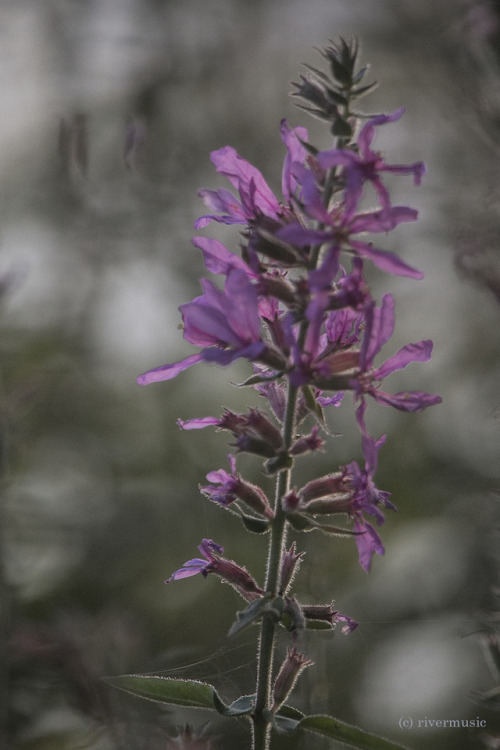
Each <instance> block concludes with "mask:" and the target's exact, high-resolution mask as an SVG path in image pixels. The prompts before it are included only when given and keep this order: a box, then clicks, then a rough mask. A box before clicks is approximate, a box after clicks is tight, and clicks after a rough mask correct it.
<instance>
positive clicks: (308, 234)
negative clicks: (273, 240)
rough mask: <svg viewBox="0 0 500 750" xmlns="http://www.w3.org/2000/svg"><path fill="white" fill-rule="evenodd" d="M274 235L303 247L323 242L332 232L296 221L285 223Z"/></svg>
mask: <svg viewBox="0 0 500 750" xmlns="http://www.w3.org/2000/svg"><path fill="white" fill-rule="evenodd" d="M276 236H277V237H278V238H279V239H280V240H284V241H285V242H289V243H290V244H292V245H297V247H305V246H306V245H317V244H319V243H321V242H325V240H327V239H329V238H330V237H331V236H332V233H331V232H324V231H322V230H321V229H308V228H307V227H303V226H302V225H301V224H299V223H298V222H297V223H294V224H286V225H285V226H284V227H282V228H281V229H279V230H278V231H277V232H276Z"/></svg>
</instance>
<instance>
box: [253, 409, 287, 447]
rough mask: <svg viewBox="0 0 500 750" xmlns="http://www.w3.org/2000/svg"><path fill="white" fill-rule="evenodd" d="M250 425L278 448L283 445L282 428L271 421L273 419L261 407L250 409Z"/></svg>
mask: <svg viewBox="0 0 500 750" xmlns="http://www.w3.org/2000/svg"><path fill="white" fill-rule="evenodd" d="M248 426H249V427H251V428H252V430H254V431H255V433H256V434H257V435H258V436H259V437H260V438H262V439H263V440H265V441H266V442H267V443H269V444H270V445H272V446H273V447H274V448H276V449H277V450H280V449H281V448H282V447H283V437H282V435H281V432H280V430H279V429H278V428H277V427H276V426H275V425H274V424H273V423H272V422H271V420H270V419H269V418H268V417H267V415H266V414H264V412H263V411H260V409H250V412H249V415H248Z"/></svg>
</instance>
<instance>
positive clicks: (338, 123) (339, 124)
mask: <svg viewBox="0 0 500 750" xmlns="http://www.w3.org/2000/svg"><path fill="white" fill-rule="evenodd" d="M331 130H332V133H333V135H338V136H341V137H343V138H350V137H351V136H352V127H351V125H350V124H349V123H348V122H347V120H344V119H343V118H342V117H338V118H337V119H336V120H335V122H334V123H333V125H332V128H331Z"/></svg>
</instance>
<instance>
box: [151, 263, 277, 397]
mask: <svg viewBox="0 0 500 750" xmlns="http://www.w3.org/2000/svg"><path fill="white" fill-rule="evenodd" d="M201 285H202V288H203V292H204V293H203V295H201V296H200V297H196V299H194V300H193V301H192V302H188V303H187V304H185V305H181V306H180V308H179V309H180V311H181V313H182V319H183V322H184V338H185V339H186V340H187V341H189V342H190V343H191V344H195V345H196V346H201V347H203V349H202V351H201V352H198V353H197V354H192V355H191V356H189V357H186V359H183V360H182V361H180V362H177V363H175V364H167V365H162V366H160V367H156V368H154V369H153V370H149V371H148V372H146V373H144V374H143V375H140V376H139V377H138V378H137V382H138V384H139V385H148V384H149V383H155V382H158V381H161V380H170V379H171V378H174V377H176V375H178V374H179V373H180V372H182V371H183V370H186V369H187V368H188V367H191V366H192V365H195V364H197V363H198V362H202V361H205V362H216V363H217V364H219V365H222V366H226V365H229V364H231V363H232V362H234V360H236V359H238V358H239V357H245V358H246V359H249V360H252V361H255V360H259V359H262V358H264V359H265V357H264V355H265V354H266V353H270V348H269V345H268V344H266V343H264V341H262V339H261V337H260V318H259V304H258V295H257V291H256V289H255V287H254V286H253V285H252V283H251V282H250V280H249V278H248V276H247V275H246V273H245V272H244V271H243V270H241V269H240V268H236V267H231V268H230V269H229V270H228V273H227V277H226V283H225V287H224V291H222V290H220V289H217V288H216V287H215V286H214V285H213V284H212V283H211V282H210V281H208V280H206V279H202V281H201Z"/></svg>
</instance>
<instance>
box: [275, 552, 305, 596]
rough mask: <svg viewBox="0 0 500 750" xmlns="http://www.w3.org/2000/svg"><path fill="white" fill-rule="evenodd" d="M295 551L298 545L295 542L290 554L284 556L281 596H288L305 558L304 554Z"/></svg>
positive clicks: (281, 574)
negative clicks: (289, 588)
mask: <svg viewBox="0 0 500 750" xmlns="http://www.w3.org/2000/svg"><path fill="white" fill-rule="evenodd" d="M295 550H296V545H295V542H293V544H292V546H291V547H290V549H289V550H288V552H285V554H284V555H283V560H282V562H281V571H280V594H282V595H283V594H286V591H287V589H288V587H289V586H290V584H291V582H292V581H293V579H294V576H295V573H296V572H297V570H298V568H299V565H300V563H301V562H302V558H303V556H304V553H303V552H299V553H296V551H295Z"/></svg>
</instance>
